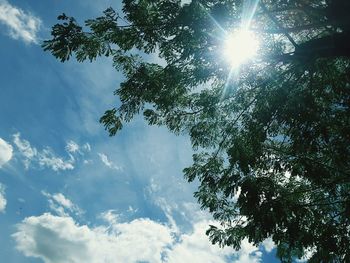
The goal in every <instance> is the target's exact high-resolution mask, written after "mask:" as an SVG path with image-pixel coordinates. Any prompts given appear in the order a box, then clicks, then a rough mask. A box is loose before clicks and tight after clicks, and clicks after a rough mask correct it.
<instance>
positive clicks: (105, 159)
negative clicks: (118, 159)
mask: <svg viewBox="0 0 350 263" xmlns="http://www.w3.org/2000/svg"><path fill="white" fill-rule="evenodd" d="M98 156H100V159H101V161H102V162H103V163H104V164H105V165H106V166H107V167H109V168H111V169H114V170H119V171H121V170H123V168H122V167H120V166H117V165H115V164H114V163H113V162H112V161H110V160H109V159H108V156H107V155H105V154H104V153H98Z"/></svg>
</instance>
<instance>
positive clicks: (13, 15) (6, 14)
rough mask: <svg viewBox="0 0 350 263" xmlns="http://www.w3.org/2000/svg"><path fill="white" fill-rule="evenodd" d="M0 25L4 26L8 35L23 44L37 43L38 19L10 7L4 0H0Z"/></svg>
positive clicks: (14, 7)
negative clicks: (21, 41)
mask: <svg viewBox="0 0 350 263" xmlns="http://www.w3.org/2000/svg"><path fill="white" fill-rule="evenodd" d="M0 23H2V24H4V25H5V26H6V27H7V28H8V30H9V35H10V36H11V37H12V38H14V39H20V40H23V41H24V42H25V43H38V35H37V34H38V32H39V30H40V27H41V24H42V21H41V19H40V18H38V17H36V16H34V15H32V14H30V13H29V12H26V11H24V10H22V9H20V8H18V7H16V6H13V5H11V4H10V3H9V2H7V1H6V0H0Z"/></svg>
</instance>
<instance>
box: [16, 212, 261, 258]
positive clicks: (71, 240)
mask: <svg viewBox="0 0 350 263" xmlns="http://www.w3.org/2000/svg"><path fill="white" fill-rule="evenodd" d="M101 218H103V219H104V220H105V221H106V222H107V223H108V225H107V226H105V225H100V226H95V227H89V226H87V225H83V226H80V225H78V224H77V223H76V222H75V220H74V219H73V218H72V217H68V216H63V217H62V216H54V215H52V214H49V213H45V214H43V215H40V216H32V217H27V218H25V219H24V220H23V221H22V222H21V223H20V224H18V225H17V232H16V233H14V234H13V235H12V237H13V238H14V239H15V241H16V247H17V249H18V250H19V251H21V252H22V253H23V254H24V255H26V256H28V257H36V258H41V259H42V260H44V262H46V263H61V262H62V263H63V262H73V263H74V262H86V263H102V262H103V263H107V262H111V263H112V262H125V263H134V262H140V261H142V262H144V261H146V262H150V263H158V262H168V263H173V262H174V263H177V262H193V263H196V262H200V263H203V262H204V263H220V262H227V261H228V260H229V258H231V259H233V258H234V259H235V261H234V262H241V263H243V262H244V263H256V262H259V261H260V259H261V252H259V251H258V250H257V248H256V247H254V246H252V245H251V244H249V243H248V242H247V241H244V242H243V243H242V249H241V250H240V251H238V252H235V251H234V250H233V249H231V248H224V249H221V248H219V247H218V246H214V245H212V244H211V243H210V241H209V240H208V237H207V236H206V235H205V230H206V229H207V227H208V224H209V222H208V221H201V222H197V223H194V225H193V231H191V232H190V233H180V232H177V233H175V232H174V231H177V228H173V227H172V226H169V225H168V224H162V223H159V222H155V221H153V220H150V219H148V218H139V219H135V220H132V221H131V222H119V217H118V215H117V214H115V211H113V210H109V211H106V212H105V213H102V215H101ZM231 262H232V260H231Z"/></svg>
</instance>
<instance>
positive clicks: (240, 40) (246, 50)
mask: <svg viewBox="0 0 350 263" xmlns="http://www.w3.org/2000/svg"><path fill="white" fill-rule="evenodd" d="M258 48H259V40H258V39H257V38H256V36H255V35H254V33H253V32H251V31H248V30H243V29H242V30H239V31H236V32H234V33H233V34H231V35H229V36H228V37H227V39H226V41H225V46H224V56H225V58H226V59H227V60H228V61H229V62H230V64H231V65H232V67H239V66H240V65H241V64H243V63H244V62H246V61H248V60H249V59H252V58H253V57H254V56H255V55H256V53H257V51H258Z"/></svg>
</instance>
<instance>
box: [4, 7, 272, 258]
mask: <svg viewBox="0 0 350 263" xmlns="http://www.w3.org/2000/svg"><path fill="white" fill-rule="evenodd" d="M109 6H112V7H114V8H116V9H120V1H106V0H99V1H96V0H94V1H92V0H77V1H71V0H60V1H57V0H46V1H33V0H17V1H15V0H0V76H1V84H0V85H1V89H0V90H1V93H0V94H1V95H0V123H1V126H0V233H1V235H0V244H1V246H0V258H1V261H3V262H16V263H22V262H23V263H24V262H47V263H61V262H62V263H63V262H87V263H89V262H91V263H95V262H97V263H99V262H126V263H128V262H130V263H131V262H201V263H203V262H204V263H205V262H208V263H209V262H215V263H219V262H245V263H246V262H277V260H275V259H274V251H275V250H274V245H273V243H272V242H271V241H270V240H267V241H265V242H264V244H263V245H262V246H260V247H258V248H257V247H254V246H252V245H251V244H249V243H248V242H243V245H242V248H241V250H240V251H237V252H236V251H234V250H232V249H231V248H225V249H219V248H218V247H217V246H212V245H211V244H210V243H209V241H208V239H207V237H206V236H205V234H204V233H205V230H206V228H207V227H208V225H209V223H213V222H212V219H211V217H210V216H209V215H208V214H207V213H206V212H205V211H201V210H200V209H199V207H198V205H197V204H196V200H195V199H194V198H193V192H194V191H195V190H196V183H192V184H189V183H187V182H186V181H185V180H184V179H183V175H182V169H183V168H185V167H186V166H189V165H190V164H191V155H192V150H191V146H190V143H189V139H188V138H187V137H185V136H175V135H173V134H171V133H169V132H168V131H167V130H166V129H165V128H159V127H149V126H147V125H146V124H145V122H144V121H143V120H142V118H136V119H135V120H134V121H133V122H131V123H130V124H128V125H127V126H126V127H125V128H124V129H123V131H121V132H120V133H119V134H118V135H117V136H115V137H109V136H108V134H107V132H106V131H104V129H103V127H102V125H101V124H99V122H98V120H99V118H100V116H101V115H102V114H103V113H104V111H105V110H106V109H109V108H111V107H113V106H114V105H117V104H118V99H117V98H116V97H114V96H113V91H114V90H115V89H116V88H117V87H118V85H119V83H120V81H121V79H122V78H123V77H122V76H121V75H120V73H118V72H117V71H116V70H115V69H113V68H112V63H111V61H110V60H108V59H98V60H97V61H96V62H94V63H83V64H79V63H77V62H76V61H75V60H74V59H72V60H70V61H69V62H67V63H60V62H58V61H57V60H56V59H55V58H53V57H52V55H50V54H49V53H45V52H43V50H42V48H41V47H40V44H41V42H42V41H43V40H44V39H47V38H49V34H50V28H51V26H52V25H53V24H55V23H56V22H57V20H56V17H57V16H58V15H59V14H61V13H63V12H64V13H66V14H67V15H72V16H75V17H76V18H77V20H78V21H80V22H82V21H83V20H84V19H88V18H91V17H95V16H98V15H101V13H102V11H103V10H104V9H106V8H107V7H109Z"/></svg>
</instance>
